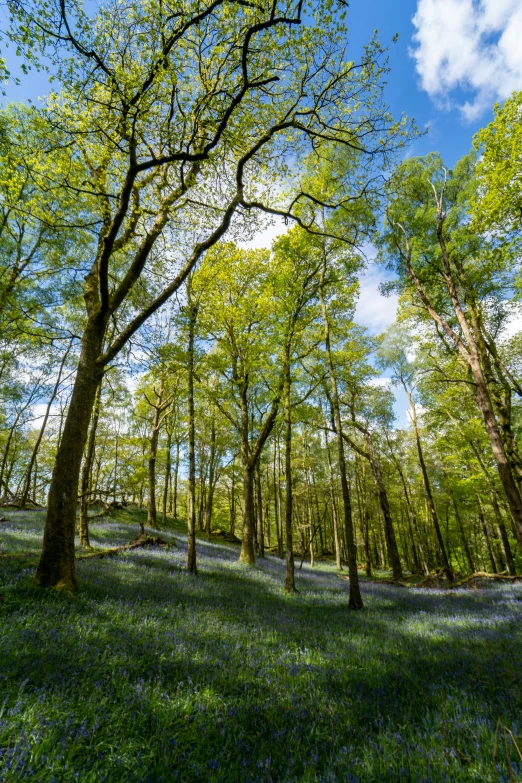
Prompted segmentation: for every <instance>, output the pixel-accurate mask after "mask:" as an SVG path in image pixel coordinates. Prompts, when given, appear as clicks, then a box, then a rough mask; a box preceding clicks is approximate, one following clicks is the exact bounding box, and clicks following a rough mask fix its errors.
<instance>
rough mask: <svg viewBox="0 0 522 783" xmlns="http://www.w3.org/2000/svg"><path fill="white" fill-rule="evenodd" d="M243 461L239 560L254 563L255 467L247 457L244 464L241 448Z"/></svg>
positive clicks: (249, 563)
mask: <svg viewBox="0 0 522 783" xmlns="http://www.w3.org/2000/svg"><path fill="white" fill-rule="evenodd" d="M241 456H242V462H243V534H242V541H241V553H240V556H239V560H240V562H241V563H246V564H247V565H255V563H256V553H255V551H254V525H255V514H254V471H255V468H254V467H253V466H252V465H250V463H249V461H248V457H247V460H246V464H245V461H244V456H243V449H242V450H241Z"/></svg>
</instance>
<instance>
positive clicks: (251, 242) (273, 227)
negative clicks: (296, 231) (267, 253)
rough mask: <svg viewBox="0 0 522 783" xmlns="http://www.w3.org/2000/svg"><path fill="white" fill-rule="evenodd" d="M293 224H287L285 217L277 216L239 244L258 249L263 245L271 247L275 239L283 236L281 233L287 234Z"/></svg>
mask: <svg viewBox="0 0 522 783" xmlns="http://www.w3.org/2000/svg"><path fill="white" fill-rule="evenodd" d="M292 226H293V223H292V224H288V225H285V222H284V220H283V218H280V217H275V218H274V219H273V222H271V223H270V224H269V225H267V226H265V227H264V228H262V229H261V230H260V231H257V232H256V233H255V234H254V236H253V237H252V238H251V239H248V240H246V241H244V242H238V245H240V247H244V248H248V249H250V250H257V249H259V248H261V247H271V246H272V242H273V241H274V239H275V238H276V237H278V236H281V234H286V232H287V231H288V230H289V228H291V227H292Z"/></svg>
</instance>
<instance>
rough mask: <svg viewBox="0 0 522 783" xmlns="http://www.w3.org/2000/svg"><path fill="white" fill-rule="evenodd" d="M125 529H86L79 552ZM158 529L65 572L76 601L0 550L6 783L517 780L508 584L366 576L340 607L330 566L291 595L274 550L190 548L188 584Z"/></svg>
mask: <svg viewBox="0 0 522 783" xmlns="http://www.w3.org/2000/svg"><path fill="white" fill-rule="evenodd" d="M8 517H9V520H10V521H9V522H8V523H3V524H2V527H1V529H0V552H2V553H4V554H5V553H9V552H11V553H13V552H18V553H21V552H29V553H32V552H37V551H38V548H39V546H40V544H41V535H42V526H43V512H42V511H31V512H12V511H9V512H8ZM138 527H139V520H138V518H137V515H136V514H135V513H133V512H132V511H129V512H125V514H124V516H123V517H122V515H121V514H120V515H119V517H117V518H116V519H109V518H102V519H99V520H95V521H93V523H92V529H91V530H92V532H91V538H92V543H93V545H94V546H95V547H100V548H107V547H109V546H116V545H118V544H123V543H127V542H128V541H129V540H130V539H131V538H134V537H135V535H136V533H137V528H138ZM154 532H155V534H157V531H154ZM160 535H161V536H162V537H164V538H166V539H173V538H175V540H176V544H177V546H176V547H169V548H163V549H162V548H150V549H145V548H144V549H134V550H131V551H126V552H122V553H121V554H119V555H118V556H117V557H114V558H110V559H108V558H107V559H94V560H86V561H81V562H79V563H78V571H79V575H80V579H81V587H80V589H79V591H78V593H77V595H76V596H75V597H72V598H71V597H69V596H67V595H63V594H57V593H54V592H51V591H42V590H39V589H36V588H34V587H32V585H31V575H32V568H33V566H32V563H31V554H29V555H24V556H22V557H14V558H5V557H3V558H0V628H1V636H0V781H2V783H4V781H5V783H11V781H26V780H31V781H41V782H42V783H51V782H53V783H69V781H71V782H73V781H81V783H99V782H100V781H106V783H127V781H140V783H146V782H148V781H150V782H151V783H152V782H155V783H156V782H160V781H162V782H163V781H165V782H169V781H187V782H188V781H204V782H205V783H206V782H207V781H208V782H209V783H218V781H220V782H222V783H225V782H227V783H228V782H229V781H230V782H233V781H238V783H239V782H241V783H243V782H244V783H247V781H249V782H250V783H254V782H255V783H258V782H259V783H269V781H273V783H276V782H277V783H279V782H280V781H283V782H286V781H302V782H303V783H307V782H309V783H312V781H313V782H315V781H324V782H325V783H326V781H339V782H341V781H342V783H349V782H350V781H351V782H352V783H354V782H355V781H360V783H363V782H364V783H366V782H368V783H369V782H370V781H375V782H376V783H377V781H379V783H388V782H389V783H399V781H404V782H406V781H412V782H413V783H423V782H424V781H426V783H427V782H428V781H429V782H430V783H432V782H433V781H437V782H438V781H440V782H442V781H452V782H453V781H463V782H464V781H466V783H468V782H469V781H480V782H481V783H483V782H484V781H491V783H495V782H496V781H498V783H501V782H502V781H510V782H512V781H519V780H522V761H521V759H520V757H519V755H518V753H517V749H516V746H515V742H516V743H517V744H518V747H519V748H521V747H522V743H521V739H522V688H521V673H522V632H521V620H522V585H520V584H509V585H498V584H495V585H492V586H490V587H488V588H487V589H481V590H464V589H463V590H455V591H449V592H442V591H437V590H423V591H415V590H407V589H405V588H402V589H401V588H397V587H394V586H390V585H384V584H373V583H365V584H363V597H364V601H365V609H364V611H362V612H360V613H351V612H349V611H348V609H347V582H345V581H343V580H341V579H338V578H337V577H336V575H335V572H334V569H333V567H332V565H330V564H326V563H320V564H318V566H317V567H316V568H315V569H313V570H312V569H310V567H309V566H307V565H305V566H303V570H302V572H300V573H299V574H298V577H297V584H298V587H299V590H300V592H299V594H298V595H295V596H287V595H285V594H284V592H283V591H282V584H283V581H284V567H283V564H282V563H281V562H280V561H279V560H278V559H277V558H275V557H269V558H267V559H266V560H265V561H260V562H259V564H258V567H257V568H255V569H252V568H248V567H244V566H241V565H239V564H238V563H237V554H238V553H237V550H236V549H235V548H234V547H231V546H227V545H224V544H221V543H215V542H214V543H206V542H203V541H199V542H198V557H199V568H200V571H199V576H198V577H192V576H189V575H188V574H187V572H186V570H185V561H186V539H185V537H184V536H183V535H181V534H180V532H179V529H176V530H175V531H174V530H173V529H171V530H170V532H165V531H161V532H160ZM32 557H33V558H34V555H32ZM499 721H500V723H499ZM504 727H506V728H505V730H504ZM508 730H509V731H508ZM509 732H512V734H511V735H510V734H509Z"/></svg>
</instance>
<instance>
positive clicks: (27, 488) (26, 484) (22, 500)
mask: <svg viewBox="0 0 522 783" xmlns="http://www.w3.org/2000/svg"><path fill="white" fill-rule="evenodd" d="M71 346H72V343H70V344H69V346H68V348H67V350H66V351H65V353H64V355H63V357H62V361H61V362H60V367H59V370H58V376H57V378H56V383H55V384H54V388H53V391H52V394H51V397H50V398H49V402H48V403H47V408H46V410H45V415H44V418H43V422H42V426H41V427H40V432H39V433H38V437H37V439H36V443H35V444H34V448H33V451H32V454H31V459H30V460H29V465H28V467H27V472H26V474H25V481H24V488H23V490H22V497H21V498H20V508H25V505H26V503H27V500H28V498H29V492H30V491H31V474H32V472H33V467H34V463H35V462H36V457H37V456H38V451H39V449H40V444H41V442H42V438H43V436H44V433H45V429H46V427H47V421H48V419H49V414H50V413H51V407H52V404H53V402H54V400H55V398H56V395H57V394H58V389H59V388H60V383H61V380H62V372H63V368H64V365H65V362H66V361H67V357H68V355H69V351H70V350H71Z"/></svg>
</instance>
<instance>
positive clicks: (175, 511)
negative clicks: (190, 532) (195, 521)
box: [172, 439, 179, 519]
mask: <svg viewBox="0 0 522 783" xmlns="http://www.w3.org/2000/svg"><path fill="white" fill-rule="evenodd" d="M178 472H179V440H178V439H176V459H175V461H174V476H173V478H172V483H173V487H172V514H173V516H174V519H177V518H178Z"/></svg>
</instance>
